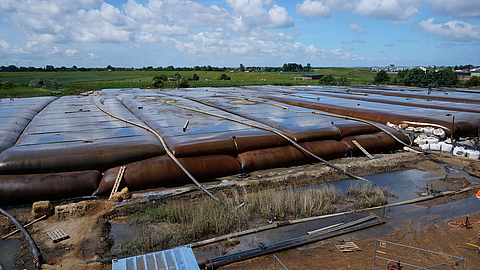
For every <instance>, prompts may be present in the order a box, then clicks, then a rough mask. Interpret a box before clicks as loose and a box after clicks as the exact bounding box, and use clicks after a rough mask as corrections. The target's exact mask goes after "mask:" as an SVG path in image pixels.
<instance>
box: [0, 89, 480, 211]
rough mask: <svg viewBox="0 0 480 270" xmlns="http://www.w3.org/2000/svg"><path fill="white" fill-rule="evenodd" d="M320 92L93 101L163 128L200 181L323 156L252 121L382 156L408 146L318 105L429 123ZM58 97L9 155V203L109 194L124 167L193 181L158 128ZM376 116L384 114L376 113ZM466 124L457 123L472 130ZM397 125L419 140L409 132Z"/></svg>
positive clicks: (109, 96) (5, 181) (142, 95)
mask: <svg viewBox="0 0 480 270" xmlns="http://www.w3.org/2000/svg"><path fill="white" fill-rule="evenodd" d="M309 95H310V96H309ZM311 95H313V94H312V93H307V92H306V91H304V90H295V89H282V88H278V87H277V88H275V87H272V88H257V89H247V88H221V89H215V88H204V89H183V90H181V89H175V90H168V91H161V92H159V91H155V90H140V89H131V90H118V89H117V90H103V91H102V92H100V93H99V95H95V96H93V98H94V99H95V100H96V101H97V103H98V104H99V106H100V107H102V108H103V109H105V110H107V111H109V112H110V113H112V114H115V115H118V116H120V117H122V118H123V119H126V120H129V121H132V122H135V123H138V124H141V125H144V126H148V127H150V128H152V129H153V130H155V132H157V133H158V134H159V135H160V136H161V137H162V138H164V140H165V141H166V143H167V145H168V147H169V149H170V150H171V151H172V152H173V153H174V155H175V156H176V157H178V158H179V160H180V161H181V162H182V164H183V165H184V166H185V167H186V168H187V170H189V171H190V172H191V173H192V174H193V175H194V176H195V177H196V178H197V179H198V180H206V179H211V178H215V177H220V176H227V175H233V174H237V173H241V172H245V171H247V172H251V171H254V170H259V169H267V168H274V167H282V166H293V165H300V164H305V163H309V162H316V160H315V159H313V158H312V157H310V156H308V155H307V154H305V153H303V152H302V151H300V150H299V149H297V148H295V147H293V146H291V145H290V143H288V142H287V141H286V140H285V139H283V138H281V137H280V136H278V135H275V134H273V133H271V132H268V131H265V130H260V129H258V128H254V127H252V126H251V125H258V126H261V127H264V128H273V129H275V130H278V131H280V132H283V133H284V134H286V135H288V136H289V137H290V138H292V139H294V140H295V141H296V142H297V143H299V144H300V145H302V146H303V147H304V148H306V149H307V150H309V151H311V152H313V153H314V154H316V155H318V156H320V157H322V158H325V159H333V158H339V157H343V156H345V155H350V154H352V153H353V154H355V153H358V149H357V148H356V146H355V145H353V143H352V140H357V141H358V142H359V143H360V144H361V145H362V146H364V147H365V148H366V149H367V150H368V151H369V152H372V153H374V152H381V151H389V150H393V149H398V148H399V147H400V144H399V143H397V142H395V141H394V140H393V139H392V138H391V137H390V136H388V135H386V134H385V133H383V132H379V130H378V129H377V128H375V127H373V126H370V125H368V124H365V123H360V122H355V121H350V120H344V119H340V118H336V117H330V116H320V115H313V114H312V113H311V112H310V111H311V110H321V111H330V112H332V111H333V110H334V109H335V108H340V109H336V111H335V113H338V114H342V113H346V112H347V111H348V110H349V109H355V110H356V111H358V112H359V113H357V115H356V116H357V117H359V118H362V117H367V116H368V119H371V118H372V119H371V120H374V121H377V122H380V123H385V122H387V121H389V120H392V117H393V116H394V117H397V116H398V115H400V116H401V117H402V119H403V120H412V119H413V120H416V121H419V119H418V118H411V117H410V116H411V113H412V112H415V110H404V109H403V108H399V107H396V106H398V105H395V106H392V107H388V109H385V108H382V107H381V105H378V103H373V102H372V104H371V105H370V106H367V105H368V104H369V103H367V102H366V101H356V100H350V101H345V100H347V99H343V100H341V99H340V98H337V99H333V97H328V98H332V99H331V100H329V102H325V103H328V105H329V106H330V107H329V108H325V107H323V108H320V107H312V106H311V105H312V104H316V105H318V106H319V105H322V102H324V100H323V99H324V97H321V98H320V100H317V99H316V97H313V96H311ZM262 97H264V98H262ZM325 98H327V97H325ZM377 98H378V97H377ZM273 99H275V100H273ZM22 100H28V99H22ZM255 100H257V101H255ZM337 100H341V102H340V101H338V102H337ZM292 101H295V102H296V103H292ZM15 102H16V101H15ZM49 102H51V103H49V105H48V106H46V107H45V108H44V109H43V110H42V109H40V110H41V111H40V113H38V114H36V115H35V117H33V120H32V121H31V122H29V123H28V127H26V128H25V129H24V130H22V131H21V134H22V135H21V136H20V137H19V138H18V140H16V143H15V145H14V146H12V147H10V148H8V149H6V150H5V151H3V152H2V153H0V174H2V175H1V176H0V204H3V205H5V204H16V203H24V202H30V201H35V200H40V199H58V198H68V197H73V196H81V195H90V194H92V193H93V192H94V191H95V190H97V188H98V191H99V192H100V193H108V192H109V191H110V189H111V186H112V185H113V181H114V180H115V178H116V176H117V172H118V166H121V165H126V167H127V168H126V171H125V174H124V184H125V185H126V186H128V187H129V189H130V190H141V189H147V188H157V187H167V186H174V185H182V184H185V183H189V182H190V180H189V179H188V177H187V176H186V175H185V174H184V173H183V172H182V171H181V170H180V168H178V167H177V166H176V165H175V164H174V163H173V162H172V160H171V159H170V158H168V157H167V156H165V150H164V149H163V147H162V145H161V144H160V142H159V141H158V139H157V138H156V137H155V136H154V135H153V134H151V133H149V132H148V131H145V130H143V129H140V128H137V127H133V126H131V125H129V124H127V123H124V122H121V121H119V120H116V119H113V118H112V117H110V116H108V115H106V114H104V113H103V112H101V111H100V110H98V108H97V107H96V106H95V104H94V102H93V100H92V97H91V96H90V97H89V96H78V97H77V96H69V97H62V98H59V99H57V100H55V101H53V102H52V101H49ZM357 103H361V104H360V105H359V106H357V105H356V104H357ZM174 105H179V106H180V107H179V106H174ZM275 105H281V106H284V107H288V108H289V109H290V110H286V109H285V108H281V107H279V106H275ZM323 105H325V104H323ZM323 105H322V106H323ZM188 108H192V109H196V110H199V111H204V112H208V113H215V114H217V115H220V116H223V117H228V118H231V119H233V120H237V122H233V121H229V120H225V119H224V118H218V117H214V116H211V115H208V114H204V113H199V112H198V111H193V110H189V109H188ZM418 108H421V107H418ZM360 109H361V110H360ZM362 110H363V111H362ZM417 110H418V109H417ZM367 112H370V113H367ZM425 112H426V114H427V115H429V116H428V117H426V118H425V119H427V120H432V119H433V120H435V117H433V118H432V117H430V116H431V115H432V113H438V115H440V114H445V112H444V111H442V110H440V109H434V108H429V109H427V110H426V111H425ZM402 113H403V114H402ZM455 114H456V115H458V117H457V118H456V119H458V122H457V123H455V125H463V124H462V121H464V119H463V118H462V117H463V116H460V115H459V114H457V112H455ZM349 115H351V114H349ZM375 115H377V116H376V118H374V117H372V116H375ZM388 115H390V116H392V115H393V116H392V117H390V118H389V117H387V116H388ZM465 115H466V116H469V114H465ZM379 116H381V117H379ZM466 116H465V117H466ZM409 117H410V118H409ZM429 117H430V118H429ZM187 120H188V124H186V123H187V122H186V121H187ZM413 120H412V121H413ZM435 121H436V120H435ZM475 121H477V120H476V119H473V120H471V121H470V122H468V123H469V125H470V126H471V129H473V128H474V127H475V125H477V129H478V123H477V122H475ZM239 122H241V123H239ZM390 122H391V121H390ZM444 122H447V121H444ZM442 123H443V122H442ZM245 124H248V125H245ZM444 124H445V123H444ZM249 125H250V126H249ZM464 126H465V125H463V126H461V127H460V128H456V129H457V130H458V131H461V130H462V129H464V130H466V129H467V128H465V127H464ZM389 130H391V132H393V133H394V134H395V135H396V136H397V137H399V138H400V139H402V140H403V141H404V142H405V143H409V141H408V138H407V137H405V136H403V135H402V134H401V133H400V132H398V131H396V130H394V129H389ZM91 170H93V171H91ZM102 173H104V174H103V175H102Z"/></svg>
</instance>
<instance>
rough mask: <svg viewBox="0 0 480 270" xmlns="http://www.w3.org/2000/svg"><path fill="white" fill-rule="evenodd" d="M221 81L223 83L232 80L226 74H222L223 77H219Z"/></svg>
mask: <svg viewBox="0 0 480 270" xmlns="http://www.w3.org/2000/svg"><path fill="white" fill-rule="evenodd" d="M218 79H219V80H221V81H228V80H230V79H231V78H230V77H228V76H227V74H225V73H222V75H220V77H218Z"/></svg>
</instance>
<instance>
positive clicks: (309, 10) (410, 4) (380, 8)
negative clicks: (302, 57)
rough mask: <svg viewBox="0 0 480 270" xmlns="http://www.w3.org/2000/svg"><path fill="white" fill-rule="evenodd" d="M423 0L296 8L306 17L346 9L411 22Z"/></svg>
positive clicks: (319, 0) (313, 3) (320, 2)
mask: <svg viewBox="0 0 480 270" xmlns="http://www.w3.org/2000/svg"><path fill="white" fill-rule="evenodd" d="M423 1H426V0H422V1H417V0H304V1H303V2H301V3H297V5H296V10H297V15H298V16H301V17H306V18H315V17H323V18H328V17H329V16H330V15H331V13H332V12H333V11H334V10H345V11H351V12H354V13H357V14H360V15H364V16H368V17H371V18H376V19H385V20H391V21H392V23H394V24H398V23H410V22H411V19H410V18H411V17H412V16H413V15H415V14H417V13H419V10H418V7H419V6H422V3H423ZM431 1H433V0H431ZM475 1H480V0H475Z"/></svg>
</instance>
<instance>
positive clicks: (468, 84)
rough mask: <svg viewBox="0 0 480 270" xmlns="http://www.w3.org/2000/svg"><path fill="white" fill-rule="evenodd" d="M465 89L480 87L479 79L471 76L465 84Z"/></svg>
mask: <svg viewBox="0 0 480 270" xmlns="http://www.w3.org/2000/svg"><path fill="white" fill-rule="evenodd" d="M465 86H466V87H476V86H480V77H477V76H472V77H471V78H470V79H469V80H468V81H467V82H466V83H465Z"/></svg>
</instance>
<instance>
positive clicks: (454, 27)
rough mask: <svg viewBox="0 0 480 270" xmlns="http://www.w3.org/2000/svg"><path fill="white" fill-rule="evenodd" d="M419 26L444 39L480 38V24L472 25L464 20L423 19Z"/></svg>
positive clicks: (426, 31) (467, 39)
mask: <svg viewBox="0 0 480 270" xmlns="http://www.w3.org/2000/svg"><path fill="white" fill-rule="evenodd" d="M419 27H420V28H421V29H422V30H423V31H424V32H425V33H427V34H431V35H436V36H438V37H439V38H441V39H443V40H449V41H471V40H480V25H471V24H469V23H467V22H463V21H456V20H454V21H449V22H446V23H436V22H435V20H434V19H433V18H430V19H427V20H423V21H421V22H420V24H419Z"/></svg>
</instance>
